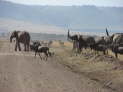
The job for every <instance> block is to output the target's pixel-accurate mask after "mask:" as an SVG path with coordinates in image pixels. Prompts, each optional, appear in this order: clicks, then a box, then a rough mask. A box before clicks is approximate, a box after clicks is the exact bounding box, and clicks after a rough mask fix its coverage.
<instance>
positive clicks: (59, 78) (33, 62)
mask: <svg viewBox="0 0 123 92" xmlns="http://www.w3.org/2000/svg"><path fill="white" fill-rule="evenodd" d="M12 48H13V46H12V45H10V43H8V42H4V43H3V45H2V47H1V49H0V92H113V91H111V90H109V89H106V88H103V87H102V86H100V85H98V84H97V83H96V82H93V81H91V80H89V79H88V78H85V77H84V76H81V75H78V74H76V73H73V72H71V71H70V70H69V69H68V68H66V67H64V66H62V65H61V64H59V63H58V62H57V59H56V58H55V57H53V58H49V59H48V61H41V60H40V58H39V57H37V58H34V56H33V53H31V52H29V53H25V52H14V50H13V49H12Z"/></svg>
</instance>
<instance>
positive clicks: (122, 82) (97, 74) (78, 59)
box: [52, 42, 123, 92]
mask: <svg viewBox="0 0 123 92" xmlns="http://www.w3.org/2000/svg"><path fill="white" fill-rule="evenodd" d="M52 47H53V49H54V51H55V53H56V55H57V56H56V57H57V58H58V59H59V62H60V63H62V64H64V65H66V66H68V67H69V68H70V69H72V71H74V72H77V73H80V74H82V75H84V76H86V77H88V78H90V79H92V80H94V81H97V82H99V83H100V84H101V85H104V86H105V87H109V88H111V89H112V90H117V92H122V91H123V68H122V67H123V66H122V65H120V64H119V63H118V62H122V61H119V60H117V59H115V58H113V57H111V58H110V57H108V56H103V55H102V54H101V55H97V56H95V55H92V54H91V51H90V50H88V51H84V52H85V53H87V52H88V53H90V54H89V55H88V57H87V56H86V55H85V54H82V55H78V56H75V54H74V53H73V52H72V44H71V43H69V42H65V43H64V46H61V45H60V44H59V43H58V42H54V43H53V45H52ZM109 52H110V55H113V54H112V52H111V51H109ZM90 55H92V56H91V57H90ZM120 60H123V56H122V55H120Z"/></svg>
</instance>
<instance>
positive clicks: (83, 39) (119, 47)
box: [10, 29, 123, 60]
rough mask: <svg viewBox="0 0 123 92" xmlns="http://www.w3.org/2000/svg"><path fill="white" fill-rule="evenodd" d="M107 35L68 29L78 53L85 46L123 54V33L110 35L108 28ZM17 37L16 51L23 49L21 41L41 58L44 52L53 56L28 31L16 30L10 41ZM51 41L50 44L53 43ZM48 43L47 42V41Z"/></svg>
mask: <svg viewBox="0 0 123 92" xmlns="http://www.w3.org/2000/svg"><path fill="white" fill-rule="evenodd" d="M106 34H107V35H106V36H89V35H87V36H86V35H76V34H75V35H72V36H71V35H70V31H69V30H68V35H67V37H68V40H70V41H72V42H73V50H76V52H77V53H80V52H82V50H83V48H84V49H87V48H90V49H91V50H94V51H95V52H98V51H101V52H103V53H104V54H108V50H109V49H110V50H111V51H112V52H114V53H115V56H116V58H117V57H118V53H119V54H123V33H114V34H112V35H109V32H108V30H107V29H106ZM13 38H15V39H16V44H15V51H17V49H19V51H21V47H20V43H22V44H24V50H25V51H29V48H30V50H32V51H34V52H35V57H36V54H37V53H38V54H39V56H40V58H41V59H42V57H41V55H40V53H44V54H45V56H46V58H45V59H46V60H47V58H48V57H49V56H52V55H53V54H54V53H51V52H50V51H49V46H44V45H42V44H43V42H42V44H41V43H40V42H39V41H33V42H31V37H30V34H29V33H28V32H26V31H16V30H15V31H14V32H12V34H11V36H10V42H12V39H13ZM51 43H52V41H50V42H49V43H48V44H51ZM45 44H46V43H45Z"/></svg>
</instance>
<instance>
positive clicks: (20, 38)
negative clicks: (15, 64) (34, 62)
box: [10, 30, 30, 51]
mask: <svg viewBox="0 0 123 92" xmlns="http://www.w3.org/2000/svg"><path fill="white" fill-rule="evenodd" d="M13 38H16V44H15V51H17V48H18V49H19V51H21V47H20V43H23V44H24V51H29V44H30V34H29V33H28V32H26V31H16V30H15V31H13V32H12V34H11V36H10V42H12V39H13Z"/></svg>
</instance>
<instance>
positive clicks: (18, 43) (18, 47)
mask: <svg viewBox="0 0 123 92" xmlns="http://www.w3.org/2000/svg"><path fill="white" fill-rule="evenodd" d="M18 49H19V51H21V47H20V43H18Z"/></svg>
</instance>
